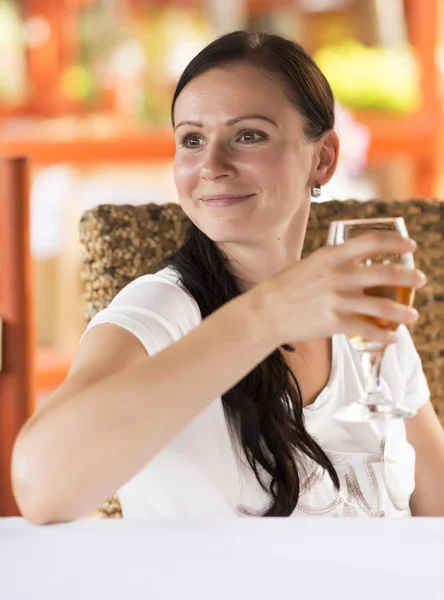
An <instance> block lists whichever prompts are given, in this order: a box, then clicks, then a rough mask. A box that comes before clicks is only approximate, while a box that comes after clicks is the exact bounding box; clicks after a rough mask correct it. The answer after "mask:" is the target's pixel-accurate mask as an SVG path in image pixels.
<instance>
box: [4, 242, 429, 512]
mask: <svg viewBox="0 0 444 600" xmlns="http://www.w3.org/2000/svg"><path fill="white" fill-rule="evenodd" d="M411 249H412V245H411V243H410V242H409V241H408V240H402V239H401V238H399V236H395V235H393V234H370V235H368V236H361V237H359V238H356V240H352V241H351V242H348V243H347V244H345V245H344V246H341V247H340V246H338V247H335V248H328V249H327V248H324V249H322V250H319V251H317V252H315V253H314V254H313V255H312V256H311V257H309V258H307V259H304V260H301V261H299V262H298V263H297V264H295V265H294V266H293V267H291V268H290V269H287V270H285V271H282V272H281V273H279V274H277V275H276V276H274V277H272V278H271V279H269V280H267V281H265V282H263V283H261V284H259V285H258V286H257V287H256V288H254V289H253V290H251V291H249V292H247V293H245V294H243V295H242V296H240V297H238V298H236V299H235V300H232V301H231V302H229V303H227V304H226V305H224V306H223V307H222V308H221V309H219V310H218V311H216V312H215V313H213V314H212V315H211V316H209V317H208V318H207V319H205V320H204V321H203V322H202V323H201V324H200V325H199V326H198V327H196V328H195V329H194V330H193V331H191V333H189V334H188V335H186V336H185V337H183V338H182V339H180V340H179V341H178V342H175V343H173V344H172V345H171V346H168V347H167V348H166V349H165V350H163V351H161V352H159V353H158V354H156V355H155V356H152V357H148V356H147V355H146V353H145V351H144V349H143V348H142V345H141V344H140V343H139V341H138V340H137V339H136V338H135V337H133V336H132V334H130V333H129V332H126V331H124V330H120V329H119V328H118V327H117V328H116V326H111V325H100V326H98V327H97V328H96V329H92V330H91V331H90V332H88V334H87V336H85V339H84V341H83V342H82V343H81V345H80V347H79V350H78V355H77V357H76V360H75V363H74V366H73V369H72V371H71V372H70V374H69V376H68V378H67V380H66V381H65V382H64V383H63V384H62V385H61V386H60V388H58V389H57V390H56V391H55V393H54V394H53V395H52V397H51V398H50V399H49V400H48V401H47V402H46V403H45V404H44V405H43V407H42V408H41V410H39V411H38V412H37V413H36V414H35V415H34V416H33V417H32V418H31V419H30V420H29V421H28V423H27V424H25V426H24V427H23V429H22V430H21V432H20V434H19V436H18V438H17V441H16V444H15V447H14V451H13V460H12V481H13V488H14V494H15V497H16V500H17V503H18V505H19V508H20V510H21V511H22V514H23V515H24V516H25V517H26V518H28V519H29V520H31V521H33V522H36V523H48V522H55V521H68V520H72V519H76V518H78V517H80V516H82V515H85V514H86V513H88V512H89V511H91V510H93V509H95V508H96V507H97V505H99V504H100V503H101V502H103V500H104V499H105V498H107V497H108V496H109V495H111V494H113V493H115V491H116V490H117V489H119V487H121V486H122V485H123V484H124V483H125V482H126V481H128V480H129V479H130V478H131V477H133V476H134V475H135V474H136V473H137V472H138V471H139V470H140V469H142V468H143V467H144V466H145V465H146V464H147V462H149V460H150V459H152V458H153V457H154V456H155V455H156V454H157V453H158V452H159V451H160V450H162V449H163V448H164V447H165V446H166V445H167V444H168V443H169V442H170V441H171V440H172V439H173V438H174V437H175V436H176V435H177V434H178V433H179V432H180V431H181V430H182V429H183V428H184V427H186V425H188V424H189V423H190V422H191V421H192V419H193V418H194V417H196V416H197V415H198V414H199V413H200V412H201V411H202V410H204V409H205V408H206V407H207V406H208V405H209V404H210V402H212V400H213V399H215V398H217V397H218V396H221V395H222V394H224V393H225V392H226V391H227V390H229V389H230V388H231V387H233V386H234V385H235V384H236V383H237V382H238V381H239V380H240V379H242V378H243V377H245V375H246V374H247V373H248V372H249V371H250V370H251V369H253V368H254V367H255V366H256V365H257V364H258V363H260V362H261V361H262V360H264V358H265V357H266V356H268V354H270V353H271V352H272V351H273V350H274V349H275V348H277V347H278V346H279V345H281V344H284V343H286V342H291V343H293V342H295V341H302V340H306V339H314V338H320V337H323V336H331V335H332V334H334V333H339V332H341V333H359V334H360V335H362V336H363V337H369V338H372V339H375V340H380V341H381V342H383V343H388V342H389V341H390V336H391V334H390V333H389V332H387V331H385V330H381V329H379V328H378V327H375V326H374V325H372V324H371V323H370V322H367V321H364V320H362V319H359V318H357V317H356V313H362V314H368V315H371V316H375V317H385V318H390V319H391V320H393V321H396V322H399V323H410V322H412V318H413V317H412V314H411V313H410V311H409V309H408V308H407V307H405V306H402V305H400V304H396V303H394V302H392V301H391V300H388V299H382V298H375V297H371V296H368V295H367V294H364V290H365V288H367V287H370V286H372V285H400V286H405V287H420V286H421V285H422V284H423V281H422V279H421V278H419V275H418V273H417V272H414V271H408V270H405V269H396V268H381V267H369V268H368V269H361V268H359V267H356V266H355V263H356V261H357V260H358V259H359V258H362V257H365V256H369V255H371V254H372V253H377V252H406V251H410V250H411Z"/></svg>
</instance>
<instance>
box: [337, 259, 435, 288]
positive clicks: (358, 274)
mask: <svg viewBox="0 0 444 600" xmlns="http://www.w3.org/2000/svg"><path fill="white" fill-rule="evenodd" d="M426 282H427V277H426V276H425V274H424V273H423V272H422V271H420V270H419V269H409V268H408V267H405V266H403V265H397V264H393V263H392V264H390V265H381V264H374V265H371V266H370V267H351V268H347V269H346V270H344V271H342V272H341V273H339V274H338V276H337V279H336V285H337V289H342V290H351V291H354V292H355V291H358V290H363V289H365V288H369V287H379V286H388V287H393V288H394V287H404V288H412V289H415V290H416V289H419V288H421V287H423V286H424V285H425V284H426Z"/></svg>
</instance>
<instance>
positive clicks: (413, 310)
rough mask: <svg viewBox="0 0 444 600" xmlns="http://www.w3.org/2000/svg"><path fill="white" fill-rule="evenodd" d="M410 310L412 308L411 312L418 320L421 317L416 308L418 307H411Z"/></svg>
mask: <svg viewBox="0 0 444 600" xmlns="http://www.w3.org/2000/svg"><path fill="white" fill-rule="evenodd" d="M409 310H410V314H411V315H412V317H413V318H414V319H415V321H416V320H417V319H418V318H419V312H418V311H417V310H416V308H410V309H409Z"/></svg>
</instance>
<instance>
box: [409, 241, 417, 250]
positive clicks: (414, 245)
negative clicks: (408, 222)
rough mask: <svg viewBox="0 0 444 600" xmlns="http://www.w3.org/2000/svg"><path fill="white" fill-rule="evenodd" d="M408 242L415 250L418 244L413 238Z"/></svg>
mask: <svg viewBox="0 0 444 600" xmlns="http://www.w3.org/2000/svg"><path fill="white" fill-rule="evenodd" d="M410 243H411V245H412V246H413V249H414V250H416V248H417V247H418V244H417V243H416V242H415V240H412V238H410Z"/></svg>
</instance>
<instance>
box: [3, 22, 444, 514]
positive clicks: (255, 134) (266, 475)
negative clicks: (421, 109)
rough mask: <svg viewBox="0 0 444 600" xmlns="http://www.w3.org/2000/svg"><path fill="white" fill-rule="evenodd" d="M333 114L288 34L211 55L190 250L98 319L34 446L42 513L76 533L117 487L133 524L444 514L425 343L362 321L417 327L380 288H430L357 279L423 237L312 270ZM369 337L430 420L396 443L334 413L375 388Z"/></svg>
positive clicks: (441, 458)
mask: <svg viewBox="0 0 444 600" xmlns="http://www.w3.org/2000/svg"><path fill="white" fill-rule="evenodd" d="M333 109H334V105H333V97H332V93H331V90H330V87H329V85H328V83H327V81H326V80H325V78H324V76H323V75H322V74H321V72H320V71H319V69H318V68H317V66H316V65H315V63H314V62H313V61H312V60H311V58H310V57H309V56H308V55H307V54H306V53H305V52H304V50H303V49H302V48H301V47H300V46H298V45H296V44H294V43H292V42H290V41H287V40H285V39H283V38H280V37H277V36H272V35H266V34H250V33H245V32H236V33H232V34H229V35H226V36H224V37H222V38H220V39H218V40H216V41H215V42H213V43H212V44H210V45H209V46H208V47H207V48H205V49H204V50H203V51H202V52H201V53H200V54H199V55H198V56H197V57H196V58H195V59H193V61H192V62H191V63H190V65H189V66H188V67H187V69H186V70H185V72H184V74H183V75H182V77H181V79H180V81H179V83H178V86H177V89H176V92H175V95H174V99H173V106H172V120H173V126H174V133H175V139H176V144H177V151H176V157H175V162H174V173H175V181H176V185H177V190H178V194H179V200H180V203H181V205H182V207H183V209H184V211H185V212H186V213H187V215H188V216H189V218H190V219H191V221H192V223H193V225H192V226H191V228H190V232H189V235H188V239H187V241H186V243H185V245H184V247H183V249H182V250H180V251H179V252H178V254H177V255H176V256H175V257H174V258H173V259H172V260H171V261H170V264H169V266H168V267H167V268H165V269H163V270H161V271H160V272H159V273H157V274H156V275H148V276H145V277H141V278H139V279H137V280H136V281H134V282H132V283H131V284H130V285H128V286H127V287H126V288H125V289H124V290H123V291H122V292H121V293H120V294H119V295H118V296H117V297H116V298H115V300H114V301H113V302H112V304H111V305H110V307H109V308H107V309H105V310H104V311H102V312H101V313H100V314H99V315H97V316H96V317H95V318H94V319H93V321H92V322H91V324H90V326H89V327H88V330H87V333H86V335H85V336H84V338H83V340H82V342H81V344H80V346H79V349H78V353H77V356H76V358H75V361H74V364H73V366H72V369H71V371H70V373H69V376H68V377H67V379H66V381H65V382H64V383H63V384H62V385H61V386H60V387H59V389H58V390H57V391H56V392H55V393H54V394H53V396H52V397H51V398H50V399H49V400H48V401H47V402H46V403H45V404H44V405H43V406H42V408H41V409H40V410H39V411H38V412H37V414H36V415H34V416H33V417H32V418H31V419H30V421H29V422H28V423H27V424H26V425H25V427H24V428H23V430H22V431H21V433H20V435H19V437H18V440H17V443H16V446H15V450H14V457H13V481H14V489H15V495H16V499H17V502H18V504H19V506H20V508H21V510H22V512H23V514H24V516H25V517H26V518H28V519H29V520H31V521H33V522H36V523H48V522H55V521H67V520H70V519H75V518H77V517H81V516H82V515H84V514H86V513H87V512H89V511H90V510H91V509H93V508H94V507H96V506H97V505H98V504H100V503H101V502H102V501H103V500H104V499H105V498H106V497H108V496H109V495H111V494H113V493H114V492H115V491H116V490H119V498H120V501H121V504H122V509H123V514H124V516H126V517H173V518H175V517H202V516H234V515H242V514H260V515H278V516H288V515H307V514H309V515H310V514H312V515H322V514H325V515H337V516H346V515H369V516H383V515H393V516H402V515H406V514H409V510H410V509H409V504H410V508H411V510H412V512H413V514H421V515H426V514H443V513H444V500H443V498H444V493H443V492H444V473H443V471H444V435H443V433H442V430H441V427H440V425H439V422H438V420H437V418H436V416H435V414H434V411H433V409H432V407H431V404H430V401H429V398H428V396H429V393H428V389H427V384H426V382H425V378H424V375H423V372H422V368H421V364H420V360H419V358H418V355H417V353H416V351H415V349H414V347H413V344H412V341H411V338H410V336H409V334H408V332H407V330H406V329H405V327H401V328H400V329H399V330H398V332H397V333H396V334H393V333H391V332H388V331H384V330H380V329H378V328H375V327H374V326H373V325H371V324H370V323H368V322H365V321H363V320H360V319H358V318H357V317H356V316H355V315H356V314H357V313H361V314H368V315H374V316H384V317H385V318H390V319H391V320H393V321H395V322H398V323H401V324H409V323H412V322H414V321H415V320H416V318H417V313H416V311H414V310H413V309H410V308H408V307H405V306H402V305H399V304H396V303H394V302H392V301H390V300H387V299H381V298H373V297H370V296H367V295H365V294H364V293H363V290H364V288H365V287H368V286H372V285H399V286H406V287H414V288H418V287H421V286H422V285H423V284H424V281H425V278H424V276H423V274H422V273H420V272H419V271H407V270H403V269H392V268H389V269H387V268H385V267H382V268H381V267H378V266H374V267H370V268H368V269H360V268H359V267H356V266H355V265H356V262H357V261H358V260H359V259H361V258H363V257H366V256H369V255H371V254H375V253H377V252H395V253H398V252H409V251H412V250H413V249H414V247H415V245H414V242H412V241H410V240H405V239H401V238H400V237H399V236H396V235H394V234H388V235H387V234H385V235H383V234H379V235H376V234H375V235H367V236H362V237H360V238H358V239H356V240H353V241H351V242H349V243H347V244H346V245H344V246H341V247H333V248H324V249H321V250H319V251H318V252H315V253H314V254H312V255H311V256H310V257H309V258H307V259H304V260H301V259H300V256H301V249H302V245H303V240H304V234H305V229H306V224H307V218H308V213H309V208H310V194H311V193H316V190H318V189H319V187H320V186H321V185H325V184H326V183H327V182H328V181H329V179H330V178H331V177H332V175H333V173H334V170H335V167H336V161H337V156H338V139H337V136H336V134H335V132H334V131H333V126H334V116H333V115H334V110H333ZM351 333H358V334H361V335H362V336H364V337H367V338H373V339H375V340H378V341H381V342H383V343H387V344H390V345H391V346H390V348H389V349H388V351H387V353H386V357H385V364H384V373H385V378H386V383H387V385H388V386H389V387H390V389H391V393H392V394H393V395H394V397H395V398H399V399H400V400H402V401H404V402H408V403H411V404H412V405H415V406H417V407H418V408H419V407H420V408H419V412H418V415H417V416H416V417H415V418H413V419H411V421H409V422H408V423H406V424H405V425H404V423H403V422H402V421H398V422H390V423H389V424H388V434H387V436H384V437H383V436H382V433H381V428H380V427H379V426H378V425H374V424H344V423H340V422H338V421H336V420H335V419H334V418H333V415H334V413H335V412H336V410H337V408H338V407H339V406H341V405H343V404H345V403H348V402H351V401H353V400H354V399H355V398H356V395H357V394H358V393H359V389H360V388H359V386H360V378H361V372H360V370H359V366H358V363H357V361H356V356H355V355H354V353H353V351H352V349H351V347H350V346H349V344H348V341H347V338H346V336H344V335H342V334H351ZM406 430H407V438H406ZM407 440H408V441H407ZM412 446H413V447H412ZM414 451H416V456H417V461H416V471H415V466H414V465H415V456H414V454H415V452H414ZM415 479H416V489H415V492H414V494H413V495H412V497H410V496H411V493H412V492H413V489H414V487H415Z"/></svg>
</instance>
